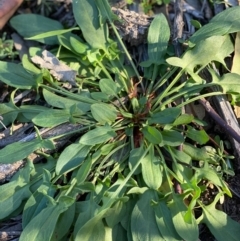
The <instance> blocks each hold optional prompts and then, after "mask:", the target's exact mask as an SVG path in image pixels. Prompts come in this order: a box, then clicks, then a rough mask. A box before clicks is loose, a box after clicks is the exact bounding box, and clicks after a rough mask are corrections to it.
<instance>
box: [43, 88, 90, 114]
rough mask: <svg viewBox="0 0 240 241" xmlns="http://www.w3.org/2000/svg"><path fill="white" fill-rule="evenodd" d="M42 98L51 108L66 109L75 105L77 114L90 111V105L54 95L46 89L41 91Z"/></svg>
mask: <svg viewBox="0 0 240 241" xmlns="http://www.w3.org/2000/svg"><path fill="white" fill-rule="evenodd" d="M43 96H44V99H45V100H46V101H47V103H48V104H49V105H51V106H53V107H57V108H62V109H68V108H70V107H71V106H73V105H76V107H77V112H78V113H86V112H87V111H89V110H90V104H87V103H83V102H80V101H77V100H73V99H69V98H66V97H62V96H59V95H56V94H54V93H52V92H50V91H48V90H46V89H43Z"/></svg>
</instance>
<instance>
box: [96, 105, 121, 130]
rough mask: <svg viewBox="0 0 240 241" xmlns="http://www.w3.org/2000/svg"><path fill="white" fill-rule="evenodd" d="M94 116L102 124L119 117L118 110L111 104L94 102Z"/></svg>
mask: <svg viewBox="0 0 240 241" xmlns="http://www.w3.org/2000/svg"><path fill="white" fill-rule="evenodd" d="M91 112H92V115H93V118H94V119H95V120H96V121H98V122H99V123H100V124H102V125H104V124H106V123H109V124H110V123H112V122H113V121H115V119H116V118H117V110H116V108H115V107H114V106H113V105H110V104H93V105H91Z"/></svg>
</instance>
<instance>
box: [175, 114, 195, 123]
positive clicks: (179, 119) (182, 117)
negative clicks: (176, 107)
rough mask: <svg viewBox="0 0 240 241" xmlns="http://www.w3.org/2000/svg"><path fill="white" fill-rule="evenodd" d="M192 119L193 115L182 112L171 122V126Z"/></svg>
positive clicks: (189, 121)
mask: <svg viewBox="0 0 240 241" xmlns="http://www.w3.org/2000/svg"><path fill="white" fill-rule="evenodd" d="M193 120H194V116H193V115H189V114H182V115H180V116H179V117H177V119H176V120H175V121H174V122H173V124H172V125H173V126H178V125H186V124H189V123H191V122H192V121H193Z"/></svg>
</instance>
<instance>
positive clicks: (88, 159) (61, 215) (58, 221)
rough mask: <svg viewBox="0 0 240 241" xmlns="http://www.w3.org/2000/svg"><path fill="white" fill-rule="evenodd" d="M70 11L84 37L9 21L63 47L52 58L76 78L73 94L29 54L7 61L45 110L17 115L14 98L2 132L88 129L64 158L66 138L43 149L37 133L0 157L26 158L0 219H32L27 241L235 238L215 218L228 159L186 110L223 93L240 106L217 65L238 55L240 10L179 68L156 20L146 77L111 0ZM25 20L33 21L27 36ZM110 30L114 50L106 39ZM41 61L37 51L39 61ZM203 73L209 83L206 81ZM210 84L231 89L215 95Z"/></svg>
mask: <svg viewBox="0 0 240 241" xmlns="http://www.w3.org/2000/svg"><path fill="white" fill-rule="evenodd" d="M73 10H74V16H75V19H76V22H77V24H78V26H79V29H78V28H74V29H68V30H64V29H63V27H62V26H61V24H59V23H58V22H56V21H53V20H50V19H47V18H44V17H42V16H39V15H34V14H28V15H20V16H16V17H14V18H13V19H12V20H11V24H12V26H13V27H14V28H15V29H16V30H17V31H18V32H19V33H20V34H21V35H22V36H23V37H26V38H30V37H31V39H35V40H37V41H39V42H42V43H45V44H48V45H50V46H53V47H54V46H56V45H57V46H58V48H57V49H56V48H55V49H54V48H52V53H55V54H56V55H57V56H58V57H59V59H61V60H62V61H64V62H65V63H67V64H68V65H69V66H71V67H72V69H74V70H76V71H77V72H78V75H77V77H76V82H75V83H74V84H73V88H72V89H70V90H69V89H67V88H65V87H64V86H65V85H64V84H63V83H62V82H59V81H57V80H56V79H55V78H54V77H53V76H52V75H51V73H50V71H49V70H47V69H41V68H37V67H36V65H34V64H33V63H32V62H31V61H30V60H29V59H28V57H27V56H25V57H24V58H23V59H22V65H20V64H15V63H6V62H0V69H1V71H0V78H1V80H2V81H3V82H5V83H6V84H8V85H10V86H12V87H15V88H16V91H19V90H23V89H34V90H35V91H37V93H38V98H44V100H45V101H46V103H47V105H46V106H40V105H37V104H36V105H21V106H16V105H15V104H14V101H13V99H14V95H15V93H16V91H13V92H12V94H11V98H10V101H9V103H3V104H0V112H1V114H2V117H3V122H4V124H5V125H9V124H10V123H13V122H14V121H21V122H32V123H34V125H35V126H36V130H37V132H38V129H37V127H54V126H57V125H60V124H62V123H67V122H70V123H76V124H79V123H80V124H82V127H81V128H80V129H79V130H77V131H75V132H76V134H77V135H78V139H77V140H76V142H75V143H72V144H70V145H68V146H67V147H66V148H65V149H64V150H63V151H62V152H61V153H59V155H56V154H57V153H55V155H51V154H49V153H48V152H46V151H45V150H54V149H55V141H56V140H57V139H59V138H60V137H62V136H55V137H52V138H48V139H42V138H41V135H40V134H39V135H38V137H37V138H36V139H35V140H33V141H30V142H16V143H13V144H11V145H8V146H7V147H5V148H3V149H2V150H0V159H1V162H2V163H14V162H16V161H18V160H21V159H24V158H26V160H27V163H26V165H25V167H24V168H23V169H21V170H20V171H19V172H18V173H17V174H15V176H14V177H13V178H12V179H11V181H10V182H9V183H6V184H4V185H2V186H0V192H1V199H0V204H1V205H0V219H1V220H4V219H7V218H9V217H11V216H14V215H16V214H18V213H20V212H22V211H23V233H22V235H21V237H20V240H24V241H26V240H29V241H30V240H31V241H32V240H35V241H38V240H39V241H42V240H44V241H46V240H58V241H59V240H81V241H82V240H118V241H119V240H124V241H126V240H133V241H135V240H144V241H146V240H186V241H196V240H198V236H199V230H198V224H199V223H204V224H206V225H207V226H208V228H209V229H210V231H211V232H212V233H213V235H214V236H215V237H216V239H217V240H220V241H221V240H224V241H225V240H230V239H231V240H238V238H239V236H240V229H239V223H237V222H235V221H233V220H232V219H231V218H230V217H228V216H227V215H226V214H225V213H224V212H222V211H220V210H217V209H216V203H217V202H219V200H220V201H222V199H223V197H224V195H225V194H226V195H228V196H230V197H231V192H230V190H229V189H228V186H227V184H226V183H225V181H224V179H223V175H224V174H232V170H229V167H228V165H227V164H226V162H227V161H228V159H229V158H230V157H228V156H225V155H224V152H223V146H221V147H220V148H219V149H217V150H215V149H214V148H213V147H209V146H207V143H208V141H209V137H208V135H207V133H206V132H205V131H204V130H203V129H199V128H198V126H199V125H200V126H201V125H203V123H202V122H201V121H200V120H198V119H196V118H195V117H194V116H193V115H191V114H184V113H182V107H183V106H185V105H187V104H188V103H190V102H193V101H196V100H198V99H200V98H203V97H208V96H213V95H219V94H229V95H232V96H233V97H234V98H235V99H237V98H239V93H240V90H239V88H240V87H239V84H238V82H239V77H240V76H239V75H237V74H233V73H226V74H224V75H223V76H221V77H220V76H218V75H217V74H215V73H214V71H213V69H212V63H213V62H219V63H220V64H222V65H223V66H226V65H225V62H224V58H225V57H227V56H229V55H230V54H231V53H232V52H233V50H234V47H233V43H232V40H231V38H230V36H229V34H231V33H234V32H237V31H240V23H239V18H238V17H237V16H239V14H240V8H239V7H235V8H231V9H228V10H226V11H225V12H223V13H221V14H219V15H217V16H216V17H214V18H213V19H212V20H211V22H210V23H209V24H208V25H206V26H204V27H202V28H201V29H200V30H199V31H198V32H196V33H195V34H194V35H193V36H192V37H191V38H190V40H189V47H188V49H187V50H186V52H185V54H184V55H183V56H182V57H181V58H177V57H169V56H168V55H167V49H168V44H169V43H168V42H169V38H170V30H169V27H168V23H167V20H166V19H165V17H164V16H163V15H158V16H156V17H155V18H154V20H153V22H152V24H151V26H150V29H149V33H148V59H147V60H146V61H144V62H142V63H141V64H140V66H141V68H142V69H143V74H142V75H140V74H139V72H138V67H140V66H136V65H135V64H134V62H133V61H132V59H131V56H130V54H129V53H128V51H127V50H126V47H125V46H124V44H123V43H122V41H121V39H120V37H119V35H118V33H117V30H116V28H115V27H114V23H113V20H115V19H117V16H115V15H114V14H113V13H112V12H111V9H110V6H109V5H108V2H107V1H106V0H98V1H94V0H80V1H78V0H76V1H73ZM26 19H27V21H31V22H32V24H31V26H29V28H27V29H26V28H25V22H26ZM226 20H227V21H226ZM40 22H41V24H38V23H40ZM109 26H110V27H111V29H112V30H113V32H114V33H115V35H116V40H115V39H113V37H112V38H111V37H110V36H109V31H108V29H109ZM73 30H74V31H75V33H73ZM79 30H80V31H79ZM76 31H77V32H78V33H79V32H80V34H76ZM33 33H34V35H35V36H33ZM41 52H42V50H41V49H40V48H38V49H37V48H32V49H30V55H31V56H35V55H41ZM126 58H127V61H126ZM126 62H128V63H129V65H127V64H126ZM203 69H205V70H207V71H209V73H210V74H211V75H212V81H210V82H207V81H206V80H204V79H202V78H201V77H200V75H199V72H200V71H201V70H203ZM186 74H187V75H186ZM182 76H185V77H184V78H185V79H184V80H182ZM213 85H215V86H216V85H217V86H219V88H221V90H222V91H219V92H207V91H206V89H207V88H210V87H211V86H213ZM179 99H182V101H181V102H179V101H178V100H179ZM70 134H72V133H66V134H65V135H70ZM40 150H41V151H40ZM34 151H37V152H38V154H39V155H42V156H44V157H45V159H46V162H44V163H40V164H33V163H32V162H31V161H30V160H29V158H28V156H29V155H30V154H31V153H32V152H34ZM205 183H211V184H212V185H213V186H214V187H215V188H216V190H217V192H218V194H217V195H216V196H215V197H214V200H212V202H211V203H207V204H206V203H205V202H204V201H203V199H202V194H203V193H204V192H205V191H206V190H207V185H206V184H205ZM177 189H178V190H180V191H177Z"/></svg>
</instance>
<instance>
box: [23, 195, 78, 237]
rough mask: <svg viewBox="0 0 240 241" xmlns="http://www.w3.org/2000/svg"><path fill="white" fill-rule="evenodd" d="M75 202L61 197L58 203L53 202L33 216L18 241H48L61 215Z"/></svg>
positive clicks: (66, 197)
mask: <svg viewBox="0 0 240 241" xmlns="http://www.w3.org/2000/svg"><path fill="white" fill-rule="evenodd" d="M74 202H75V200H74V199H73V198H70V197H68V196H62V197H60V199H59V202H58V203H56V202H55V201H53V202H52V203H51V204H50V205H49V206H48V207H47V208H45V209H44V210H42V211H41V212H40V213H39V214H38V215H37V216H35V217H34V218H33V219H32V220H31V222H30V223H29V224H28V225H27V226H26V227H25V229H24V230H23V232H22V234H21V237H20V241H32V240H36V241H37V240H45V241H50V240H51V237H52V235H54V230H55V227H56V224H57V221H58V219H59V216H60V214H61V213H63V212H65V211H66V210H67V209H68V208H69V207H70V206H72V205H73V203H74Z"/></svg>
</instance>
